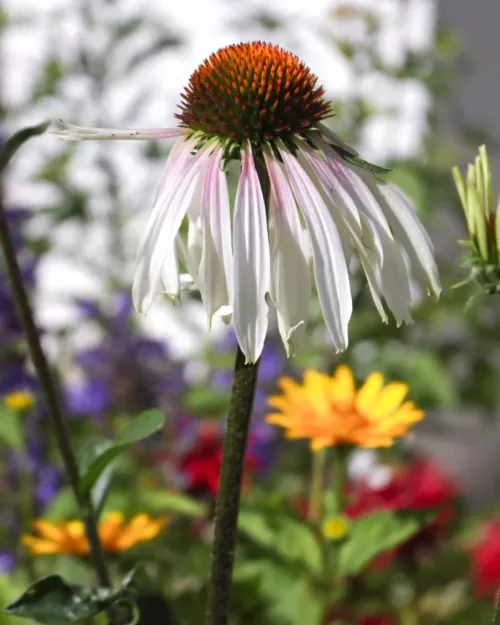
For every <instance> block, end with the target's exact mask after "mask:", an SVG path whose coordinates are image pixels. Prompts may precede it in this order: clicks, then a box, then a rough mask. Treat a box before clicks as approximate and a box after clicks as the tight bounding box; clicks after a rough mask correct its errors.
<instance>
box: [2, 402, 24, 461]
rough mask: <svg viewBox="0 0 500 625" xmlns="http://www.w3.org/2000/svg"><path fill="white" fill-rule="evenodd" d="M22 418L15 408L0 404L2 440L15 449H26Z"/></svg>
mask: <svg viewBox="0 0 500 625" xmlns="http://www.w3.org/2000/svg"><path fill="white" fill-rule="evenodd" d="M21 426H22V418H21V417H20V416H19V415H18V414H16V413H15V412H14V411H13V410H10V409H9V408H7V407H6V406H2V405H0V441H3V442H4V443H6V444H7V445H8V446H9V447H12V449H14V450H15V451H22V450H23V449H24V440H23V431H22V427H21Z"/></svg>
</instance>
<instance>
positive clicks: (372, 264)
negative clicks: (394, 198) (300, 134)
mask: <svg viewBox="0 0 500 625" xmlns="http://www.w3.org/2000/svg"><path fill="white" fill-rule="evenodd" d="M299 162H300V163H301V164H302V166H303V167H304V169H305V170H306V172H307V173H308V174H309V175H310V176H311V177H312V178H313V179H315V180H317V183H318V185H317V186H318V188H319V190H320V193H321V195H322V198H323V200H324V201H325V203H326V205H327V206H328V207H329V209H330V214H331V215H332V217H333V219H334V220H335V223H336V224H337V227H338V226H339V220H340V219H342V220H343V222H342V223H343V227H344V228H345V229H347V231H348V233H349V236H350V237H351V239H352V242H353V244H354V246H355V248H356V251H357V252H358V257H359V260H360V262H361V265H362V267H363V270H364V272H365V275H366V279H367V282H368V287H369V289H370V293H371V295H372V299H373V302H374V304H375V307H376V308H377V311H378V313H379V314H380V317H381V319H382V321H383V322H384V323H387V321H388V318H387V314H386V312H385V309H384V306H383V304H382V300H381V298H380V296H381V295H382V293H381V290H380V286H379V283H378V280H377V274H378V272H379V269H380V268H381V266H382V255H381V254H379V250H378V249H377V248H376V247H374V246H371V245H370V244H369V243H368V242H367V240H366V237H365V236H364V230H363V225H362V221H361V219H362V217H363V216H362V215H361V216H360V215H359V212H358V209H357V207H356V203H355V201H354V200H353V198H352V197H351V196H350V195H349V191H348V189H347V188H346V187H345V186H344V184H343V181H342V180H339V179H337V177H336V176H335V174H333V173H332V172H331V171H330V169H329V168H328V166H327V164H326V163H325V161H323V160H322V159H321V158H319V157H318V156H317V155H316V154H315V153H314V152H313V150H312V149H311V148H310V147H309V146H307V145H306V144H301V148H300V150H299ZM341 232H342V231H341V230H340V229H339V233H341ZM344 236H345V235H344ZM341 238H342V234H341ZM344 249H345V246H344Z"/></svg>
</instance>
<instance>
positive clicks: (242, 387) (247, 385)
mask: <svg viewBox="0 0 500 625" xmlns="http://www.w3.org/2000/svg"><path fill="white" fill-rule="evenodd" d="M258 367H259V361H257V362H256V363H255V364H245V356H244V354H243V352H242V351H241V349H240V348H239V347H238V348H237V352H236V363H235V366H234V381H233V388H232V393H231V401H230V405H229V414H228V418H227V426H226V433H225V436H224V447H223V453H222V468H221V475H220V484H219V492H218V495H217V504H216V508H215V531H214V540H213V544H212V563H211V572H210V580H209V583H208V601H207V611H206V624H207V625H226V624H227V622H228V620H229V603H230V599H231V581H232V573H233V563H234V552H235V546H236V530H237V525H238V512H239V507H240V494H241V481H242V477H243V469H244V465H245V452H246V446H247V439H248V431H249V428H250V419H251V415H252V408H253V400H254V396H255V388H256V384H257V374H258Z"/></svg>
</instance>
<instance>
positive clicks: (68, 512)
mask: <svg viewBox="0 0 500 625" xmlns="http://www.w3.org/2000/svg"><path fill="white" fill-rule="evenodd" d="M43 516H44V518H46V519H50V520H58V521H60V520H61V519H66V518H70V517H73V518H75V517H77V516H78V507H77V505H76V501H75V495H74V493H73V491H72V490H71V489H70V488H63V489H61V490H60V491H59V492H58V493H57V495H56V496H55V497H54V499H52V501H51V502H50V504H49V506H48V508H47V509H46V510H45V512H44V513H43Z"/></svg>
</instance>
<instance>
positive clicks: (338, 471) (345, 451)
mask: <svg viewBox="0 0 500 625" xmlns="http://www.w3.org/2000/svg"><path fill="white" fill-rule="evenodd" d="M348 457H349V448H348V447H343V446H339V447H335V448H334V463H333V491H334V493H335V502H336V506H337V514H342V513H343V512H344V508H345V506H346V503H347V502H346V496H345V480H346V476H347V459H348Z"/></svg>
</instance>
